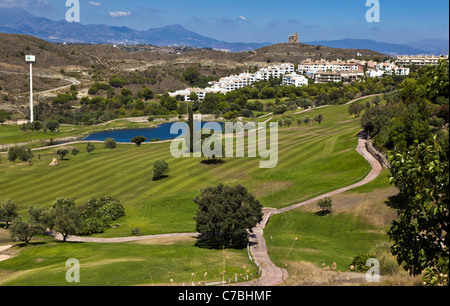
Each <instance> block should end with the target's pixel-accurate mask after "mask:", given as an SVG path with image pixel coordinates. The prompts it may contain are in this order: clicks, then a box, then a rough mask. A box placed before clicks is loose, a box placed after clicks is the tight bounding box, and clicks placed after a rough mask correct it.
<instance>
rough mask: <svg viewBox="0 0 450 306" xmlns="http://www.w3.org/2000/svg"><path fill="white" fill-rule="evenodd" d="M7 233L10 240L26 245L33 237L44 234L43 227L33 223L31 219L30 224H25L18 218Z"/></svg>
mask: <svg viewBox="0 0 450 306" xmlns="http://www.w3.org/2000/svg"><path fill="white" fill-rule="evenodd" d="M9 233H10V235H11V239H13V240H16V241H23V242H25V244H28V243H29V242H30V240H31V239H32V238H33V237H34V236H36V235H43V234H44V233H45V226H44V225H43V224H41V223H38V222H35V221H34V220H33V219H31V221H30V222H27V221H26V220H24V219H23V218H21V217H19V218H17V219H15V220H14V221H13V222H12V224H11V227H10V228H9Z"/></svg>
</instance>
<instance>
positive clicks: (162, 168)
mask: <svg viewBox="0 0 450 306" xmlns="http://www.w3.org/2000/svg"><path fill="white" fill-rule="evenodd" d="M167 172H169V164H168V163H166V162H165V161H163V160H158V161H156V162H155V163H154V164H153V180H154V181H157V180H159V179H161V178H163V177H164V176H165V175H166V173H167Z"/></svg>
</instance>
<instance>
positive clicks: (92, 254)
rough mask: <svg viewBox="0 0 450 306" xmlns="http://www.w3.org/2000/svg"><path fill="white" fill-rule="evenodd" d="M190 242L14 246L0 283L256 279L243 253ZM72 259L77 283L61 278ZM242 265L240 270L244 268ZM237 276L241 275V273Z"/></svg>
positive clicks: (1, 264) (121, 283) (0, 270)
mask: <svg viewBox="0 0 450 306" xmlns="http://www.w3.org/2000/svg"><path fill="white" fill-rule="evenodd" d="M194 244H195V241H190V240H189V241H181V242H176V243H173V244H159V245H158V244H138V243H116V244H112V243H111V244H101V243H61V242H45V243H42V244H38V243H35V244H31V245H29V246H27V247H21V246H15V247H14V248H13V249H14V250H16V251H18V252H19V254H18V255H17V256H15V257H13V258H11V259H9V260H7V261H3V262H0V285H7V286H17V285H19V286H65V285H81V286H93V285H95V286H124V285H140V284H146V285H152V284H171V282H170V280H171V279H173V282H174V284H177V285H181V284H182V283H186V285H187V284H188V283H189V281H190V280H191V279H192V278H191V277H192V273H195V274H196V276H195V278H193V280H194V281H195V283H196V284H197V283H198V282H200V281H204V280H205V277H204V274H205V272H206V273H207V276H206V282H207V283H212V282H218V281H222V280H223V276H221V272H222V271H224V270H225V271H226V273H225V279H226V280H227V281H228V279H229V278H233V280H234V275H235V273H236V274H238V275H239V278H238V281H244V280H246V275H247V274H248V275H249V278H250V279H251V275H252V274H253V275H254V276H255V278H256V276H257V269H256V266H254V265H252V264H251V263H250V262H249V260H248V257H247V252H246V250H245V249H244V250H232V249H231V250H230V249H228V250H225V251H222V250H209V249H203V248H198V247H195V246H194ZM70 258H75V259H77V260H78V261H79V263H80V283H78V284H75V283H70V284H69V283H67V282H66V280H65V275H66V271H67V270H68V269H69V268H70V267H66V261H67V260H68V259H70ZM244 266H245V269H244ZM241 274H242V275H241Z"/></svg>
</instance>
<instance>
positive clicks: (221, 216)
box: [194, 184, 263, 247]
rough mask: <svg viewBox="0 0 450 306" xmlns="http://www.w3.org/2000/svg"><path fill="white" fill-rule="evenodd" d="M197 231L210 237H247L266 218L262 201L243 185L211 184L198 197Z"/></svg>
mask: <svg viewBox="0 0 450 306" xmlns="http://www.w3.org/2000/svg"><path fill="white" fill-rule="evenodd" d="M194 202H195V203H197V204H198V211H197V215H196V217H194V219H195V220H196V222H197V231H198V232H200V233H201V234H203V235H204V236H206V237H209V238H214V239H219V240H223V242H226V241H228V246H230V247H231V246H233V238H240V237H245V236H246V235H247V231H250V232H252V229H253V228H254V227H255V226H256V225H257V224H258V223H260V222H261V221H262V217H263V213H262V205H261V203H260V202H259V201H258V200H257V199H256V198H255V197H254V196H253V195H252V194H251V193H250V192H248V190H247V189H246V188H245V187H243V186H242V185H236V186H224V185H222V184H221V185H218V186H217V187H209V188H206V189H203V190H201V196H200V197H197V198H195V199H194Z"/></svg>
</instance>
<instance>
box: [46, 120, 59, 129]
mask: <svg viewBox="0 0 450 306" xmlns="http://www.w3.org/2000/svg"><path fill="white" fill-rule="evenodd" d="M45 127H46V128H47V130H49V131H50V132H55V131H57V130H58V129H59V121H58V120H49V121H47V123H45Z"/></svg>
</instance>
